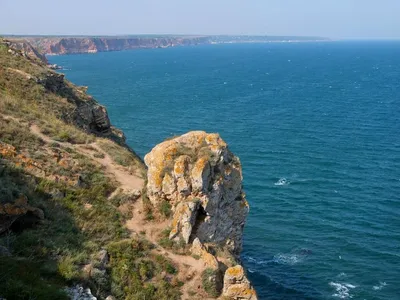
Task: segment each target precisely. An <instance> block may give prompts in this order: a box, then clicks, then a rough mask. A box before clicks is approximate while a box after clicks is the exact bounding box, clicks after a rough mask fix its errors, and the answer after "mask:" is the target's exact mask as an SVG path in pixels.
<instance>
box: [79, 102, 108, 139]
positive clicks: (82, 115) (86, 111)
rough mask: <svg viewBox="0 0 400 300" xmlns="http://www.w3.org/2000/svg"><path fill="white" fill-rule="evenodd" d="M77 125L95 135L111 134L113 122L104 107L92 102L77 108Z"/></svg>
mask: <svg viewBox="0 0 400 300" xmlns="http://www.w3.org/2000/svg"><path fill="white" fill-rule="evenodd" d="M76 122H77V125H78V126H80V127H82V128H83V129H85V130H86V131H90V132H93V133H103V134H108V133H111V122H110V119H109V117H108V113H107V110H106V108H105V107H104V106H102V105H99V104H97V103H92V102H91V101H88V102H84V103H81V104H80V105H79V106H78V108H77V120H76Z"/></svg>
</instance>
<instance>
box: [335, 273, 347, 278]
mask: <svg viewBox="0 0 400 300" xmlns="http://www.w3.org/2000/svg"><path fill="white" fill-rule="evenodd" d="M346 276H347V275H346V273H344V272H342V273H340V274H339V275H338V276H337V277H339V278H343V277H346Z"/></svg>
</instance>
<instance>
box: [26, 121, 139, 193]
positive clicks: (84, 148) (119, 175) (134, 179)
mask: <svg viewBox="0 0 400 300" xmlns="http://www.w3.org/2000/svg"><path fill="white" fill-rule="evenodd" d="M29 128H30V131H31V132H32V133H33V134H35V135H36V136H38V137H39V138H41V139H42V140H43V141H45V142H46V143H53V142H55V143H58V144H60V145H62V146H65V147H69V148H73V149H75V150H76V151H77V152H80V153H81V154H84V155H87V156H90V158H91V159H92V160H94V161H96V162H98V163H99V164H101V165H102V166H103V167H105V170H106V173H107V174H111V175H114V177H115V179H116V180H117V181H118V182H119V184H120V186H119V189H117V190H116V191H115V192H116V193H117V192H119V191H120V190H121V189H122V190H124V191H125V192H129V191H132V190H141V189H142V187H143V184H144V180H143V179H142V178H140V177H139V176H138V175H137V174H132V172H129V171H128V170H127V168H124V167H122V166H120V165H117V164H116V163H115V162H114V160H113V159H112V158H111V157H110V156H109V155H108V154H107V153H105V152H104V151H103V150H102V149H101V148H100V147H99V145H97V143H96V142H94V143H91V144H86V145H80V144H71V143H68V142H59V141H55V140H53V139H51V138H50V137H49V136H47V135H44V134H43V133H42V132H41V131H40V128H39V127H38V126H37V125H36V124H32V125H31V126H30V127H29ZM90 147H92V148H93V149H95V150H96V151H97V152H99V153H102V154H103V158H100V157H94V156H93V151H91V150H90V149H89V148H90ZM112 196H113V195H111V196H110V197H112Z"/></svg>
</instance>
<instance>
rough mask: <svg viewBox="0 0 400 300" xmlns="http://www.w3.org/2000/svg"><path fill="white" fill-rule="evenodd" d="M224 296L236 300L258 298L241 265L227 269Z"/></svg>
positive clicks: (253, 299)
mask: <svg viewBox="0 0 400 300" xmlns="http://www.w3.org/2000/svg"><path fill="white" fill-rule="evenodd" d="M222 296H224V297H227V298H229V299H235V300H236V299H247V300H257V293H256V291H255V290H254V288H253V287H252V286H251V284H250V281H249V280H248V279H247V277H246V274H245V272H244V269H243V267H242V266H241V265H237V266H234V267H230V268H228V269H227V270H226V271H225V276H224V288H223V292H222Z"/></svg>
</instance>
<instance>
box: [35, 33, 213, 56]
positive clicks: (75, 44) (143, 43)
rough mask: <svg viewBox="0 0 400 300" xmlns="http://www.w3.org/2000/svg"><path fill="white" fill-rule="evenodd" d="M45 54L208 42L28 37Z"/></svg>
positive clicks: (202, 39)
mask: <svg viewBox="0 0 400 300" xmlns="http://www.w3.org/2000/svg"><path fill="white" fill-rule="evenodd" d="M28 40H29V42H30V43H32V44H33V45H35V47H37V48H38V49H40V51H41V52H43V53H45V54H50V55H52V54H73V53H96V52H104V51H121V50H131V49H139V48H166V47H174V46H183V45H185V46H186V45H196V44H204V43H208V38H207V37H159V38H152V37H134V38H133V37H132V38H129V37H128V38H122V37H116V38H112V37H105V38H100V37H99V38H95V37H87V38H73V37H65V38H28Z"/></svg>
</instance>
